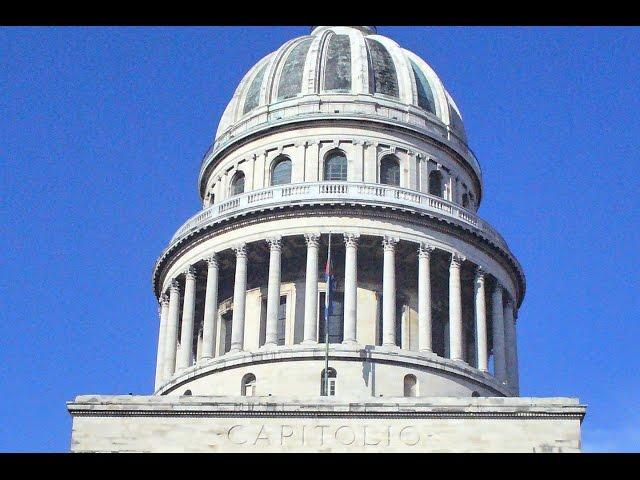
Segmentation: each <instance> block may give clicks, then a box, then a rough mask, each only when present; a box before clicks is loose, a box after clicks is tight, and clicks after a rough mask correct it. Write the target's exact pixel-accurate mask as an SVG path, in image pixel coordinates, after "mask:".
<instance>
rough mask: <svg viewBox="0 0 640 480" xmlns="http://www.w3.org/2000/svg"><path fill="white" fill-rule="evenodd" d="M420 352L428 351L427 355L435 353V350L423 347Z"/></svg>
mask: <svg viewBox="0 0 640 480" xmlns="http://www.w3.org/2000/svg"><path fill="white" fill-rule="evenodd" d="M419 351H420V353H426V354H427V355H433V350H431V349H430V348H421V349H420V350H419Z"/></svg>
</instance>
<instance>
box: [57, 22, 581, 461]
mask: <svg viewBox="0 0 640 480" xmlns="http://www.w3.org/2000/svg"><path fill="white" fill-rule="evenodd" d="M240 41H241V39H240ZM247 67H248V65H247ZM194 173H195V172H194ZM198 189H199V194H200V197H201V200H202V204H201V206H200V207H201V208H200V209H199V210H198V211H197V212H196V213H195V214H194V215H193V216H192V217H191V218H189V219H187V220H186V221H185V223H184V224H183V225H182V226H180V227H179V228H178V229H177V231H176V233H175V234H174V236H173V238H171V239H170V241H169V242H168V244H167V246H166V248H165V249H164V250H163V251H162V252H161V254H160V256H159V258H158V260H157V262H156V264H155V266H154V268H153V274H152V285H153V292H154V294H155V296H156V298H157V301H158V307H159V308H158V310H159V321H158V329H157V331H155V332H152V331H150V332H148V334H149V335H150V336H151V335H156V336H157V338H158V347H157V361H156V374H155V386H154V389H153V392H151V388H150V392H149V395H81V396H78V397H76V399H75V400H73V401H70V402H68V403H67V408H68V410H69V412H70V414H71V416H72V418H73V432H72V440H71V450H72V451H74V452H86V451H92V452H96V451H98V452H115V451H146V452H182V451H190V452H254V451H259V452H280V451H283V452H303V451H313V452H449V451H453V452H462V451H464V452H496V451H498V452H503V451H514V452H516V451H517V452H576V451H580V426H581V422H582V419H583V417H584V415H585V410H586V407H585V406H584V405H582V404H580V402H579V401H578V399H576V398H568V397H567V398H565V397H561V398H532V397H520V396H519V395H520V387H519V364H518V347H517V345H518V343H519V342H520V343H521V344H522V342H526V341H527V339H526V338H521V337H519V336H518V323H519V322H520V321H523V322H527V321H532V320H533V319H528V318H522V319H520V318H519V315H518V309H519V307H520V305H521V304H522V302H523V299H524V296H525V289H526V283H525V276H524V271H523V268H522V266H521V265H520V263H519V262H518V260H517V258H516V257H515V256H514V254H513V253H512V252H511V250H510V249H509V246H508V244H507V242H506V240H505V239H504V238H503V237H502V236H501V235H500V233H499V232H497V231H496V230H495V229H494V228H493V227H492V226H491V225H490V224H489V223H487V222H486V221H484V220H483V219H482V218H481V217H480V216H479V214H478V213H479V209H480V205H481V203H482V201H484V200H485V199H484V198H483V178H482V170H481V167H480V163H479V162H478V159H477V158H476V157H475V155H474V153H473V151H472V150H471V149H470V147H469V146H468V144H467V136H466V132H465V128H464V124H463V121H462V114H461V113H460V110H459V109H458V107H457V106H456V103H455V101H454V99H453V98H452V97H451V96H450V95H449V93H448V92H447V90H446V88H445V86H444V85H443V83H442V81H441V79H440V78H439V77H438V76H437V75H436V73H435V72H434V71H433V69H432V68H431V67H430V66H429V65H428V64H427V63H426V62H425V61H424V60H423V59H421V58H420V57H418V56H417V55H415V54H414V53H412V52H410V51H408V50H405V49H403V48H402V47H401V46H400V45H398V44H397V43H396V42H394V41H393V40H392V39H389V38H387V37H385V36H382V35H380V34H378V32H377V30H376V28H375V27H369V26H341V27H339V26H316V27H313V28H312V29H311V31H310V33H309V34H308V35H306V36H303V37H299V38H294V39H291V40H290V41H288V42H287V43H285V44H284V45H282V46H281V47H280V48H279V49H278V50H276V51H274V52H272V53H270V54H268V55H267V56H265V57H264V58H262V59H261V60H260V61H258V63H256V64H255V65H254V66H253V67H251V68H250V69H249V70H248V72H247V73H246V75H245V76H244V78H243V79H242V80H241V82H240V84H239V85H238V87H237V89H236V90H235V93H234V95H233V97H232V98H231V100H230V101H229V104H228V105H227V107H226V109H225V111H224V114H223V115H222V118H221V120H220V124H219V126H218V130H217V133H216V136H215V140H214V142H213V144H212V146H211V147H210V149H209V150H208V151H207V152H206V153H205V155H204V157H203V160H202V164H201V166H200V171H199V175H198ZM487 201H489V200H487ZM194 207H195V206H194ZM327 270H329V274H330V275H331V280H332V281H330V282H328V281H327V280H328V278H329V277H328V275H327ZM524 367H525V371H526V365H525V366H524ZM150 387H151V386H150Z"/></svg>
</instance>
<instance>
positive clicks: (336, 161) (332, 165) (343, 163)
mask: <svg viewBox="0 0 640 480" xmlns="http://www.w3.org/2000/svg"><path fill="white" fill-rule="evenodd" d="M324 179H325V180H327V181H330V182H331V181H334V182H335V181H337V182H346V181H347V157H346V156H345V154H344V152H343V151H342V150H332V151H330V152H329V153H328V154H327V156H326V157H325V160H324Z"/></svg>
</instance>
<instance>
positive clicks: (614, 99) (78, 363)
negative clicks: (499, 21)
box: [0, 27, 640, 451]
mask: <svg viewBox="0 0 640 480" xmlns="http://www.w3.org/2000/svg"><path fill="white" fill-rule="evenodd" d="M379 31H380V33H381V34H383V35H386V36H389V37H391V38H393V39H394V40H396V41H397V42H398V43H400V45H402V46H404V47H405V48H408V49H409V50H412V51H414V52H416V53H417V54H418V55H420V56H421V57H423V58H424V59H426V61H427V62H428V63H429V64H430V65H431V66H432V67H433V68H434V69H435V71H436V72H437V73H438V74H439V75H440V77H441V78H442V80H443V81H444V83H445V85H446V86H447V88H448V89H449V91H450V92H451V94H452V96H453V97H454V98H455V100H456V102H457V104H458V106H459V107H460V109H461V110H462V115H463V118H464V121H465V124H466V127H467V132H468V135H469V141H470V145H471V147H472V148H473V149H474V151H475V152H476V154H477V156H478V158H479V160H480V163H481V165H482V168H483V172H484V188H485V190H484V196H483V204H482V206H481V209H480V214H481V215H482V217H484V218H485V219H487V220H488V221H490V222H491V223H492V224H493V225H494V226H495V227H497V228H498V229H499V231H500V232H502V234H503V235H504V237H505V238H506V239H507V241H508V243H509V245H510V246H511V248H512V250H513V251H514V253H515V254H516V255H517V257H518V258H519V259H520V261H521V263H522V265H523V266H524V269H525V272H526V275H527V283H528V288H527V294H526V297H525V300H524V304H523V306H522V308H521V310H520V318H519V322H518V328H519V352H520V371H521V374H520V375H521V389H522V395H525V396H554V395H555V396H577V397H579V398H580V399H581V400H582V401H583V402H584V403H586V404H588V406H589V408H588V411H587V417H586V419H585V421H584V424H583V443H584V447H585V450H587V451H634V450H635V451H638V450H640V412H639V411H638V406H640V375H639V373H638V370H639V367H640V362H639V361H638V356H639V353H640V352H639V348H638V345H639V338H640V318H639V314H638V311H639V307H640V302H639V294H640V291H639V288H638V287H639V282H638V278H639V274H638V272H639V270H640V268H639V267H640V262H639V259H640V256H639V254H638V247H639V246H640V235H639V231H640V228H639V227H640V208H639V207H640V200H639V198H640V188H639V187H640V185H639V181H638V170H639V167H640V162H639V156H638V151H639V145H638V143H639V139H640V120H639V118H640V114H639V112H640V99H639V98H640V97H639V92H640V61H638V49H639V47H640V29H638V28H504V27H503V28H479V27H474V28H427V27H419V28H409V27H380V28H379ZM307 32H308V27H277V28H262V27H252V28H241V27H225V28H3V29H0V62H1V66H0V122H1V123H0V154H1V159H2V163H1V173H2V176H1V192H2V202H1V207H0V208H1V209H2V210H1V217H0V219H1V222H2V235H1V236H0V246H1V257H0V258H1V259H2V263H1V266H2V275H1V276H0V278H1V282H2V284H1V285H2V289H1V291H0V425H1V428H0V451H66V450H68V448H69V444H70V432H71V421H70V417H69V415H68V413H67V411H66V408H65V401H67V400H71V399H73V398H74V397H75V396H76V395H78V394H89V393H102V394H116V393H124V394H126V393H129V392H133V393H138V394H147V393H149V392H150V391H151V389H152V386H153V378H154V364H155V355H156V341H157V340H156V339H157V327H158V316H157V304H156V301H155V299H154V296H153V294H152V290H151V280H150V276H151V268H152V266H153V263H154V261H155V260H156V258H157V257H158V255H159V254H160V252H161V250H162V249H163V248H164V247H165V246H166V244H167V242H168V241H169V239H170V237H171V235H172V234H173V232H174V231H175V230H176V229H177V228H178V227H179V226H180V225H181V224H182V222H183V221H184V220H186V219H187V218H188V217H189V216H190V215H192V214H193V213H195V212H196V211H197V210H198V208H199V205H200V204H199V199H198V195H197V190H196V179H197V174H198V167H199V164H200V160H201V158H202V155H203V153H204V152H205V151H206V150H207V148H208V146H209V145H210V143H211V141H212V139H213V135H214V133H215V130H216V127H217V124H218V120H219V118H220V115H221V114H222V111H223V109H224V107H225V105H226V103H227V101H228V100H229V99H230V97H231V95H232V93H233V91H234V89H235V87H236V85H237V84H238V82H239V81H240V79H241V77H242V75H243V74H244V73H245V72H246V71H247V70H248V69H249V68H250V67H251V66H252V65H253V64H254V63H255V62H256V61H257V60H259V59H260V58H261V57H262V56H264V55H265V54H267V53H269V52H271V51H273V50H274V49H276V48H277V47H279V46H280V45H281V44H282V43H283V42H285V41H286V40H289V39H290V38H292V37H294V36H299V35H303V34H306V33H307Z"/></svg>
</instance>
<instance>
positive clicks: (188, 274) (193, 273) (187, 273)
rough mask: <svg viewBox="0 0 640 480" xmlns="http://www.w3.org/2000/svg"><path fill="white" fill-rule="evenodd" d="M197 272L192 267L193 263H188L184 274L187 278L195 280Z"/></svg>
mask: <svg viewBox="0 0 640 480" xmlns="http://www.w3.org/2000/svg"><path fill="white" fill-rule="evenodd" d="M197 273H198V272H197V271H196V267H194V266H193V265H189V266H188V267H187V269H186V270H185V272H184V275H185V278H186V279H187V280H195V279H196V275H197Z"/></svg>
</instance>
